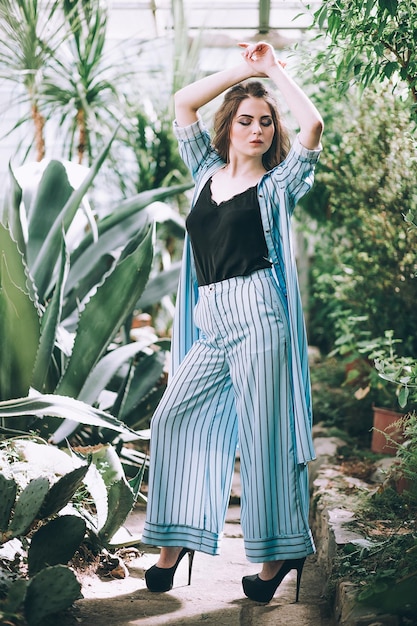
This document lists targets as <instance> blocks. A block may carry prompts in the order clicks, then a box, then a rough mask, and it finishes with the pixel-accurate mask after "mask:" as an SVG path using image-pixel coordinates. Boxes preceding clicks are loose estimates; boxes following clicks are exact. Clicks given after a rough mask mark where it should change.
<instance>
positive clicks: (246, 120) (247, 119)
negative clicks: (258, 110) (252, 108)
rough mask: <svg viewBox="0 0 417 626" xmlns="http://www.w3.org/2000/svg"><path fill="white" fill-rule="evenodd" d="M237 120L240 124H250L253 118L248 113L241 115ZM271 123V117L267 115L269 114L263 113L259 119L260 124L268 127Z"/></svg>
mask: <svg viewBox="0 0 417 626" xmlns="http://www.w3.org/2000/svg"><path fill="white" fill-rule="evenodd" d="M237 121H238V123H239V124H241V125H242V126H250V125H251V124H252V122H253V121H254V118H253V117H251V116H250V115H242V116H241V117H239V118H238V120H237ZM272 123H273V121H272V117H269V115H265V116H264V117H261V119H260V124H261V126H265V127H268V126H271V124H272Z"/></svg>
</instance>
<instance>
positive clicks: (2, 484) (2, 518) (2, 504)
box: [0, 474, 17, 532]
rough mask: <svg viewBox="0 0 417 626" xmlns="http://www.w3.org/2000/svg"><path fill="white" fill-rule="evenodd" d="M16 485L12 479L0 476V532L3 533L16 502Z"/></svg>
mask: <svg viewBox="0 0 417 626" xmlns="http://www.w3.org/2000/svg"><path fill="white" fill-rule="evenodd" d="M16 492H17V485H16V481H15V480H14V478H6V476H4V475H3V474H0V532H4V531H5V530H6V529H7V527H8V525H9V521H10V513H11V510H12V508H13V505H14V503H15V500H16Z"/></svg>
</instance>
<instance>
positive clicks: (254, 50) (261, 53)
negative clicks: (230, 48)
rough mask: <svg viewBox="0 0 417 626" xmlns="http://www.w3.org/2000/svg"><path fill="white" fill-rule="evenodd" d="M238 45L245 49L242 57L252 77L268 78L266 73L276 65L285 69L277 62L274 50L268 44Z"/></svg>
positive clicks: (282, 64) (261, 42) (262, 42)
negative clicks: (249, 68)
mask: <svg viewBox="0 0 417 626" xmlns="http://www.w3.org/2000/svg"><path fill="white" fill-rule="evenodd" d="M238 45H239V46H240V47H241V48H245V50H244V52H242V57H243V58H244V59H245V61H246V63H248V65H250V67H251V68H252V70H253V71H254V76H260V77H261V76H268V71H269V70H270V69H271V68H272V67H274V66H276V65H280V66H281V67H285V63H282V62H281V61H278V59H277V58H276V56H275V52H274V49H273V47H272V46H271V45H270V44H269V43H265V42H264V41H260V42H258V43H253V44H252V43H239V44H238Z"/></svg>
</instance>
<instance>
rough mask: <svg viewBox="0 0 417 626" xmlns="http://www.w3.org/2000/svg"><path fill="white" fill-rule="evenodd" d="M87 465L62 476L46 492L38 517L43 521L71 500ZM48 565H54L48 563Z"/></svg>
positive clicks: (86, 470)
mask: <svg viewBox="0 0 417 626" xmlns="http://www.w3.org/2000/svg"><path fill="white" fill-rule="evenodd" d="M88 467H89V463H88V464H86V465H83V466H81V467H77V468H76V469H74V470H73V471H72V472H68V473H67V474H64V476H62V477H61V478H60V479H59V480H58V481H57V482H56V483H54V484H53V485H52V487H51V488H50V490H49V491H48V493H47V495H46V497H45V500H44V501H43V504H42V506H41V508H40V511H39V517H40V518H41V519H45V518H46V517H51V516H52V515H55V513H59V511H60V510H61V509H63V508H64V506H66V505H67V504H68V502H69V501H70V500H71V498H72V497H73V495H74V494H75V492H76V491H77V489H78V487H79V486H80V485H81V483H82V481H83V479H84V477H85V475H86V474H87V472H88ZM49 565H54V563H50V564H49Z"/></svg>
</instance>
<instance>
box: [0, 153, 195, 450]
mask: <svg viewBox="0 0 417 626" xmlns="http://www.w3.org/2000/svg"><path fill="white" fill-rule="evenodd" d="M110 143H111V142H110ZM110 143H109V144H108V146H107V148H106V149H105V150H103V151H102V153H101V154H100V156H99V157H98V159H97V160H96V162H95V163H94V165H93V167H92V168H91V170H90V171H88V172H87V173H86V176H85V179H84V180H83V181H82V183H81V184H80V186H79V187H78V188H76V189H74V188H73V187H72V185H71V184H70V183H69V180H68V175H67V172H66V169H65V167H64V166H63V164H62V163H60V162H58V161H52V162H50V163H49V164H48V165H46V167H45V168H44V172H43V174H42V176H41V178H40V181H39V183H38V185H37V186H36V185H33V184H32V185H30V184H29V182H28V181H27V183H26V184H27V187H28V189H25V190H24V192H22V189H21V187H20V185H19V184H18V182H17V180H16V177H15V176H13V175H12V177H11V183H12V185H11V193H10V195H9V199H8V201H6V202H5V204H4V207H3V210H2V224H0V245H1V250H2V265H1V266H0V271H1V274H0V280H1V285H2V289H1V290H0V308H1V310H2V311H3V315H2V316H1V320H2V326H3V336H4V342H7V347H8V348H9V349H8V350H7V351H6V350H4V351H2V353H1V357H2V358H0V383H1V384H0V400H3V401H8V400H10V399H16V398H24V397H25V396H26V395H27V394H28V393H29V390H30V389H31V388H35V389H36V390H37V391H38V392H40V393H42V394H43V396H44V397H45V398H46V397H47V396H50V395H51V394H52V393H53V394H55V395H57V396H69V397H71V398H74V399H78V400H80V401H82V402H84V403H86V402H88V403H89V404H90V405H97V404H98V403H99V401H100V394H101V393H102V391H103V390H104V389H105V387H106V385H110V383H113V384H114V382H115V380H116V378H115V377H117V376H118V375H119V373H120V372H121V368H122V367H123V366H125V365H127V366H128V365H129V363H131V376H132V377H135V375H136V376H138V373H137V368H136V367H135V365H138V367H140V368H141V369H142V378H141V387H140V390H139V391H138V389H139V388H138V386H137V385H135V386H132V385H130V384H129V382H130V378H128V379H126V378H125V374H122V377H121V379H120V380H119V383H118V388H117V395H116V396H115V402H114V410H113V413H114V418H117V417H118V415H117V412H119V411H122V410H123V411H124V414H123V418H126V419H127V420H128V421H130V424H131V426H132V428H133V427H134V428H136V427H137V426H138V424H139V423H140V422H141V419H142V418H143V423H142V427H143V426H145V427H147V426H148V424H149V415H150V414H151V412H152V410H153V407H154V406H155V405H156V403H157V401H158V400H159V398H160V395H161V389H163V381H164V380H165V373H164V367H165V361H164V357H163V355H164V353H165V351H166V349H168V348H169V344H167V342H161V341H158V338H157V337H155V335H153V334H150V333H148V334H147V335H144V338H143V339H142V338H141V340H140V341H137V342H133V344H134V345H132V342H130V340H128V343H127V345H128V346H129V347H127V349H125V350H124V348H125V346H124V345H123V343H124V342H123V338H122V335H121V329H122V328H123V327H124V324H125V322H126V321H127V320H130V319H131V317H132V315H133V314H134V311H135V310H136V307H137V303H138V301H139V298H140V296H141V295H142V293H143V292H144V289H145V286H146V283H147V281H148V278H149V275H150V272H151V268H152V258H153V255H152V251H153V241H152V240H153V230H152V226H151V223H152V221H155V223H158V222H159V223H160V224H161V225H162V224H163V225H164V227H165V228H169V226H168V225H169V223H172V224H175V229H176V233H178V234H180V236H181V235H182V234H183V232H184V227H183V223H182V221H181V220H180V218H179V217H178V214H177V213H176V212H175V211H174V210H172V209H170V207H169V206H168V205H166V204H163V203H162V202H161V201H162V200H163V199H165V198H168V197H169V196H172V195H175V194H177V193H179V192H181V191H183V190H184V189H185V188H186V187H184V186H178V187H171V188H162V189H157V190H153V191H147V192H143V193H142V194H137V195H136V196H135V197H134V198H131V199H129V200H128V201H123V202H121V203H119V204H118V205H116V206H115V207H114V208H113V207H112V209H113V210H112V211H111V212H109V213H108V214H107V215H106V216H105V217H104V218H102V219H98V220H97V221H96V222H94V216H92V219H91V222H90V223H91V224H93V223H94V231H92V232H91V231H89V232H87V234H84V233H83V231H82V230H81V229H84V227H85V220H83V219H81V211H80V205H81V203H83V201H84V196H85V193H86V191H87V189H88V188H89V186H90V185H91V183H92V181H93V180H94V177H95V176H96V174H97V172H98V170H99V168H100V166H101V164H102V162H103V160H104V158H105V156H106V154H107V152H108V149H109V147H110ZM31 187H32V189H31V191H29V189H30V188H31ZM57 190H58V191H57ZM22 199H23V202H24V207H25V212H24V213H22V212H21V211H20V202H21V200H22ZM156 201H158V206H157V207H155V208H154V209H153V210H152V214H150V213H149V212H148V206H149V205H151V204H152V203H155V202H156ZM22 215H23V218H22V217H21V216H22ZM21 219H23V220H25V221H26V224H23V223H22V222H21ZM80 219H81V223H80ZM74 227H75V228H76V232H78V235H77V236H78V242H77V243H74V242H72V241H71V239H68V235H67V234H65V233H66V232H68V231H69V230H70V229H71V228H72V229H74ZM63 228H64V232H63V230H62V229H63ZM25 230H26V231H27V235H25V236H24V235H23V232H24V231H25ZM80 235H81V236H80ZM174 278H175V277H174ZM173 290H175V286H174V287H173ZM165 293H166V292H165ZM165 293H164V295H165ZM155 297H156V298H158V297H159V298H160V297H161V296H160V291H157V292H156V293H155ZM92 328H94V332H91V329H92ZM118 335H119V337H118ZM115 340H116V341H117V343H112V342H114V341H115ZM151 346H153V348H152V349H150V347H151ZM112 353H114V354H112ZM119 354H120V355H123V358H122V359H121V358H120V356H119ZM102 359H105V361H104V360H103V363H101V360H102ZM144 361H147V363H148V369H147V371H143V368H142V362H144ZM96 368H98V369H97V371H96ZM138 371H139V370H138ZM144 397H147V405H146V415H145V416H143V414H142V413H140V412H138V411H136V413H135V416H136V417H135V420H134V419H132V415H133V413H134V411H135V409H137V408H138V406H139V404H140V402H141V400H142V399H143V398H144ZM128 398H130V400H129V401H128V402H127V399H128ZM49 400H50V398H49ZM122 400H123V401H122ZM54 402H56V403H59V402H60V401H59V400H58V399H57V400H56V401H54V400H53V401H52V404H54ZM126 406H129V407H130V409H131V414H129V413H128V412H126V408H125V407H126ZM5 408H6V407H5ZM26 408H28V407H26ZM73 408H75V406H74V407H73ZM68 409H70V407H68ZM83 410H84V409H83ZM110 412H111V410H110ZM32 414H33V413H32ZM45 414H47V413H44V414H43V415H45ZM54 414H55V410H54V409H52V410H51V413H50V415H54ZM26 415H27V414H26ZM26 415H25V416H23V414H22V417H21V419H19V418H18V417H16V418H15V420H14V421H13V423H12V422H11V421H9V423H8V427H9V428H15V429H18V430H19V429H21V428H23V429H26V430H27V429H28V427H29V425H28V420H27V417H26ZM61 416H62V413H61ZM68 416H70V410H69V415H68ZM102 417H103V414H101V418H102ZM86 423H89V424H91V421H87V422H86ZM102 424H103V420H102V421H101V425H102ZM108 425H109V427H110V428H112V424H111V419H110V420H109V421H108ZM30 426H31V428H32V429H34V430H38V431H39V432H40V433H41V434H42V435H43V436H44V437H49V436H50V435H51V433H53V432H54V431H55V430H56V429H57V427H58V426H59V422H57V421H56V420H55V419H52V418H48V419H45V418H44V419H43V420H42V421H41V422H33V423H32V424H31V425H30ZM76 427H78V424H77V422H74V423H73V425H72V428H69V429H67V431H65V434H64V435H63V437H62V439H60V440H58V439H56V441H57V442H59V441H62V440H63V438H64V437H68V436H69V435H70V434H71V432H73V431H74V430H75V428H76ZM119 430H120V429H119ZM97 432H98V431H97ZM106 437H107V440H112V439H114V437H115V432H114V430H110V429H109V428H108V429H106ZM97 441H98V439H97V433H96V434H95V435H94V437H93V441H90V443H96V442H97Z"/></svg>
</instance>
